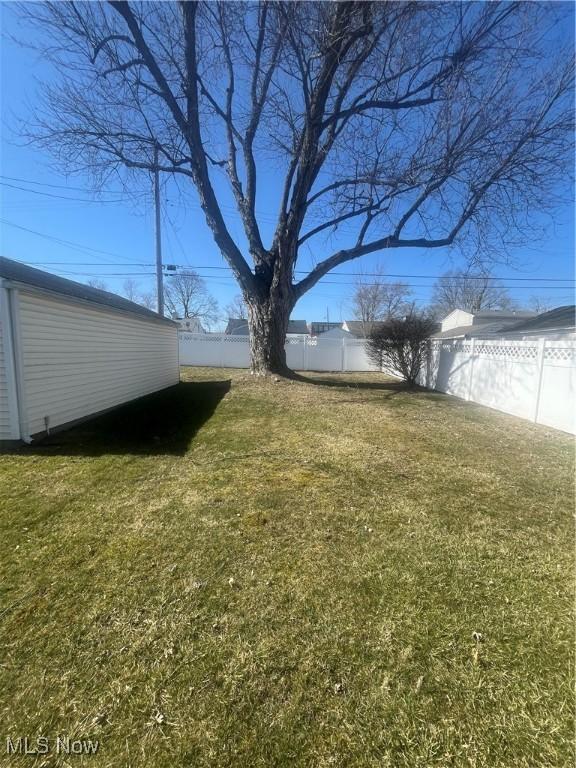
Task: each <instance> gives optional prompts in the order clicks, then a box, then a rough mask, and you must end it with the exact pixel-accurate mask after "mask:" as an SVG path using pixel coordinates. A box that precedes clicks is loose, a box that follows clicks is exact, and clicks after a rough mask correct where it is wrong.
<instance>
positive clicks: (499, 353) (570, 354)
mask: <svg viewBox="0 0 576 768" xmlns="http://www.w3.org/2000/svg"><path fill="white" fill-rule="evenodd" d="M539 348H540V347H539V340H534V341H532V340H530V341H524V340H523V341H515V340H510V341H507V340H505V339H495V340H487V339H482V340H480V339H476V341H475V343H474V344H472V341H471V340H469V339H466V340H465V339H447V340H443V341H440V340H433V341H432V342H431V351H432V352H433V353H434V354H438V353H439V352H440V351H443V352H454V353H467V354H472V352H473V353H474V355H475V356H479V357H497V358H500V359H508V360H535V359H537V357H538V354H539ZM544 359H545V360H557V361H570V362H573V363H576V343H573V342H564V343H562V342H558V341H547V342H545V344H544Z"/></svg>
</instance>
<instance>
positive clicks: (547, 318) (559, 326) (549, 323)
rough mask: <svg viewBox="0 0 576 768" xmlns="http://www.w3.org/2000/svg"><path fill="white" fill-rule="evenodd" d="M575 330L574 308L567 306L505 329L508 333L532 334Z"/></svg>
mask: <svg viewBox="0 0 576 768" xmlns="http://www.w3.org/2000/svg"><path fill="white" fill-rule="evenodd" d="M575 328H576V306H575V305H574V304H568V305H567V306H564V307H556V309H551V310H550V311H548V312H543V313H542V314H540V315H537V316H536V317H532V318H530V319H528V320H522V321H521V322H520V323H516V324H515V325H511V326H509V327H508V328H507V332H509V333H532V332H535V331H563V330H574V329H575Z"/></svg>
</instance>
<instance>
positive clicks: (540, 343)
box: [534, 339, 546, 423]
mask: <svg viewBox="0 0 576 768" xmlns="http://www.w3.org/2000/svg"><path fill="white" fill-rule="evenodd" d="M545 348H546V339H539V340H538V357H537V359H536V365H537V366H538V370H537V374H536V375H537V377H538V378H537V384H536V402H535V403H534V422H535V423H537V422H538V411H539V410H540V393H541V392H542V374H543V373H544V352H545Z"/></svg>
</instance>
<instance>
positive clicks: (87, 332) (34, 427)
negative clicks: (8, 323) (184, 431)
mask: <svg viewBox="0 0 576 768" xmlns="http://www.w3.org/2000/svg"><path fill="white" fill-rule="evenodd" d="M19 294H20V295H19V312H18V314H19V335H20V348H21V355H22V379H23V389H24V392H23V394H24V398H23V399H24V407H25V410H26V418H27V422H28V424H27V427H28V432H29V434H30V435H34V434H37V433H39V432H43V431H44V430H45V428H46V417H48V419H49V426H50V428H54V427H57V426H60V425H62V424H67V423H68V422H71V421H75V420H76V419H81V418H84V417H86V416H89V415H91V414H94V413H98V412H99V411H103V410H105V409H107V408H112V407H114V406H117V405H120V404H121V403H125V402H127V401H129V400H133V399H135V398H138V397H142V396H143V395H147V394H149V393H151V392H155V391H157V390H160V389H164V388H165V387H169V386H171V385H173V384H177V383H178V381H179V375H180V374H179V366H178V334H177V327H176V326H172V325H169V324H168V323H161V322H155V321H154V320H153V319H150V320H149V319H147V318H145V317H143V318H142V319H140V318H138V317H137V316H135V315H130V314H127V313H123V312H121V311H116V310H113V309H110V310H109V309H107V308H106V307H101V308H100V307H97V306H95V305H92V306H91V305H89V304H87V303H80V302H74V301H67V300H66V299H61V298H60V297H52V296H48V295H43V294H39V293H33V292H30V293H28V292H26V291H25V290H23V289H21V290H20V292H19Z"/></svg>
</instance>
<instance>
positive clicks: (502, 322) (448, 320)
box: [432, 309, 536, 339]
mask: <svg viewBox="0 0 576 768" xmlns="http://www.w3.org/2000/svg"><path fill="white" fill-rule="evenodd" d="M533 317H536V313H535V312H512V311H506V310H484V311H481V312H476V313H474V314H473V313H472V312H466V311H464V310H463V309H455V310H454V311H453V312H450V314H449V315H447V316H446V317H445V318H444V319H443V320H442V322H441V324H440V330H439V331H438V332H437V333H434V334H432V338H433V339H465V338H472V337H474V336H477V337H482V336H494V335H501V334H502V333H503V332H504V331H505V330H506V329H507V328H509V327H510V326H512V325H515V324H516V323H518V322H519V321H520V320H528V319H530V318H533Z"/></svg>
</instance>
